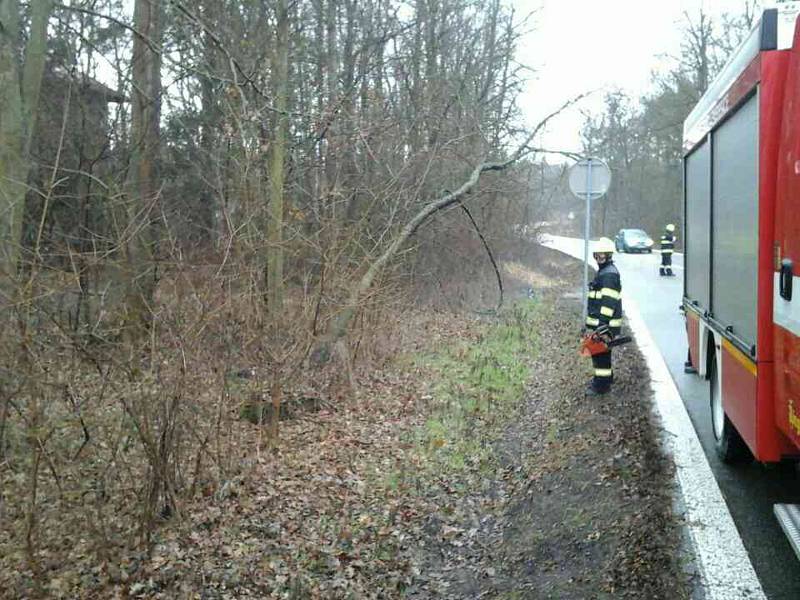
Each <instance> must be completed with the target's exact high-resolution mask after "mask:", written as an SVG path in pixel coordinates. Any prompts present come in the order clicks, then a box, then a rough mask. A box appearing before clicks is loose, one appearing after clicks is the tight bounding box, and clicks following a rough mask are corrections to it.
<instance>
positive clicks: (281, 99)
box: [267, 0, 289, 314]
mask: <svg viewBox="0 0 800 600" xmlns="http://www.w3.org/2000/svg"><path fill="white" fill-rule="evenodd" d="M276 10H277V14H276V17H277V28H278V31H277V36H276V37H277V39H276V48H275V55H274V56H275V59H274V60H275V62H274V64H273V68H272V76H273V79H272V87H273V90H275V108H276V110H277V113H276V115H275V124H276V126H275V138H274V139H273V140H272V143H271V144H270V156H269V184H270V185H269V189H270V197H269V224H268V226H267V235H268V238H269V248H268V250H267V251H268V256H267V302H268V304H269V309H270V311H271V312H273V314H278V313H279V312H280V310H281V309H282V308H283V208H284V207H283V204H284V197H283V188H284V164H283V163H284V160H285V157H286V145H287V137H288V125H289V123H288V120H289V119H288V115H287V114H286V110H287V106H288V96H289V82H288V78H289V13H288V5H287V0H278V2H277V6H276Z"/></svg>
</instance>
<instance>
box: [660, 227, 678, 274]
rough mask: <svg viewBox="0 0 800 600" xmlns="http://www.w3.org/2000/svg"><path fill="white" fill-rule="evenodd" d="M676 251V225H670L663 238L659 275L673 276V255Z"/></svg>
mask: <svg viewBox="0 0 800 600" xmlns="http://www.w3.org/2000/svg"><path fill="white" fill-rule="evenodd" d="M674 251H675V225H673V224H672V223H670V224H669V225H667V227H666V231H664V235H662V236H661V267H660V268H659V269H658V274H659V275H661V276H662V277H663V276H664V275H667V276H672V253H673V252H674Z"/></svg>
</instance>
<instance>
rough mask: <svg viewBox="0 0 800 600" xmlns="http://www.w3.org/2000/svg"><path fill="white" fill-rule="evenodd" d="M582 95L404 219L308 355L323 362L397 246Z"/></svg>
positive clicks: (514, 157) (500, 167)
mask: <svg viewBox="0 0 800 600" xmlns="http://www.w3.org/2000/svg"><path fill="white" fill-rule="evenodd" d="M581 98H583V95H581V96H578V97H576V98H573V99H571V100H569V101H567V102H565V103H564V104H563V105H562V106H561V107H560V108H558V109H557V110H555V111H554V112H552V113H551V114H549V115H548V116H546V117H545V118H544V119H543V120H542V121H541V122H540V123H539V124H538V125H537V126H536V127H535V128H534V130H533V132H532V133H531V134H530V135H529V136H528V138H527V139H526V140H525V141H524V142H523V143H522V144H521V145H520V146H519V147H518V148H517V149H516V150H515V151H514V152H513V153H512V154H511V155H510V157H509V158H508V159H506V160H504V161H500V162H482V163H480V164H479V165H478V166H476V167H475V168H474V169H473V170H472V173H471V174H470V176H469V177H468V178H467V180H466V181H464V183H462V184H461V186H460V187H459V188H458V189H457V190H455V191H454V192H447V193H446V194H444V195H443V196H441V197H440V198H438V199H437V200H434V201H432V202H429V203H428V204H426V205H425V206H424V207H423V208H422V209H421V210H420V211H419V212H418V213H417V214H415V215H414V216H413V217H412V218H411V220H410V221H408V223H406V224H405V225H404V226H403V228H402V229H401V230H400V232H399V233H398V234H397V236H396V237H395V238H394V239H393V240H392V241H391V243H390V244H389V245H388V246H387V248H386V250H384V251H383V254H381V255H380V256H379V257H378V258H377V259H375V261H374V262H373V263H372V264H371V265H370V266H369V268H368V269H367V270H366V272H365V273H364V275H363V276H362V277H361V279H360V280H359V282H358V284H356V286H355V287H354V288H353V289H352V290H351V292H350V295H349V297H348V299H347V303H346V304H345V306H344V308H343V309H342V311H341V312H340V313H339V315H338V316H337V317H336V318H335V319H332V320H331V324H330V326H329V328H328V331H327V332H326V334H325V336H324V337H323V338H322V339H321V340H320V342H319V344H318V345H317V347H316V348H315V349H314V351H313V353H312V356H311V359H312V361H313V362H316V363H323V362H327V361H328V360H329V358H330V356H331V349H332V347H333V345H334V344H335V343H336V342H337V341H339V340H340V339H342V338H343V337H344V336H345V335H346V334H347V330H348V328H349V327H350V323H351V321H352V320H353V316H355V314H356V311H357V310H358V307H359V304H360V302H361V299H362V298H363V297H364V295H365V294H366V292H367V291H369V289H370V287H372V283H373V282H374V281H375V278H376V277H377V276H378V275H379V274H380V273H381V271H383V269H384V267H386V265H387V264H388V263H389V262H390V261H391V260H392V259H393V258H394V257H395V255H396V254H397V252H398V250H400V249H401V248H402V247H403V246H404V245H405V244H406V242H407V241H408V240H409V239H410V238H411V236H413V235H414V233H416V231H417V230H418V229H419V228H420V227H421V226H422V225H423V224H424V223H425V222H426V221H427V220H428V219H429V218H430V217H431V216H433V215H434V214H436V213H437V212H439V211H441V210H444V209H446V208H448V207H450V206H453V205H455V204H460V203H462V202H463V201H464V199H465V197H466V196H467V195H468V194H469V193H470V192H471V191H472V190H473V189H474V188H475V186H476V185H478V182H479V181H480V179H481V175H483V174H484V173H486V172H487V171H504V170H506V169H507V168H508V167H510V166H511V165H513V164H514V163H516V162H517V161H519V160H520V159H522V158H524V157H526V156H528V155H530V154H531V153H533V152H535V150H536V149H535V148H532V147H531V146H530V144H531V142H532V141H533V140H534V139H535V137H536V136H537V135H538V134H539V132H540V131H541V130H542V128H543V127H544V126H545V125H546V124H547V123H548V122H549V121H550V119H552V118H553V117H554V116H556V115H557V114H559V113H560V112H561V111H563V110H564V109H565V108H567V107H568V106H571V105H572V104H574V103H575V102H577V101H578V100H580V99H581Z"/></svg>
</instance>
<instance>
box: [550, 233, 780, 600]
mask: <svg viewBox="0 0 800 600" xmlns="http://www.w3.org/2000/svg"><path fill="white" fill-rule="evenodd" d="M564 241H566V240H564ZM559 242H560V240H559V239H557V238H556V237H554V236H546V237H543V239H542V241H541V243H542V245H543V246H545V247H548V248H551V249H553V250H557V251H559V252H562V253H564V254H567V255H569V256H572V257H573V258H577V259H578V260H580V261H581V262H582V261H583V254H582V250H581V252H580V253H578V254H577V255H576V253H575V251H570V248H568V247H560V246H563V244H560V243H559ZM567 245H568V244H567ZM623 310H624V313H625V316H626V317H627V320H628V324H629V326H630V328H631V330H632V332H633V334H634V336H635V338H636V343H637V345H638V347H639V350H640V351H641V353H642V356H644V358H645V362H646V363H647V367H648V369H649V371H650V386H651V389H652V390H653V409H654V410H655V412H656V413H657V415H658V417H659V418H660V421H661V425H662V427H663V431H664V432H663V435H662V438H663V445H664V448H665V451H666V452H667V453H668V454H669V456H670V457H671V458H672V460H673V463H674V464H675V481H676V483H677V484H678V490H679V492H680V495H681V501H682V506H683V515H682V516H683V520H684V525H685V527H686V530H687V531H688V533H689V538H690V540H691V545H692V550H693V552H694V559H695V564H696V566H697V570H698V571H699V575H700V583H699V587H700V588H701V591H702V593H703V595H704V597H705V598H706V599H707V600H745V599H746V600H766V596H765V595H764V591H763V589H762V588H761V583H760V582H759V580H758V577H757V576H756V573H755V570H754V569H753V565H752V563H751V562H750V557H749V556H748V554H747V551H746V550H745V547H744V544H743V543H742V539H741V537H740V536H739V532H738V530H737V529H736V525H735V524H734V522H733V517H732V516H731V513H730V511H729V510H728V506H727V504H725V499H724V498H723V497H722V492H721V491H720V489H719V485H718V484H717V481H716V479H715V478H714V474H713V473H712V471H711V466H710V465H709V464H708V460H707V459H706V456H705V453H704V452H703V448H702V446H701V445H700V440H699V438H698V437H697V432H695V430H694V426H693V425H692V422H691V419H690V418H689V414H688V412H687V411H686V407H685V405H684V404H683V400H682V398H681V396H680V393H679V392H678V388H677V387H676V385H675V382H674V381H673V379H672V375H670V372H669V369H668V368H667V364H666V363H665V362H664V358H663V357H662V355H661V352H660V351H659V349H658V347H657V346H656V344H655V343H654V342H653V338H652V337H651V335H650V331H649V330H648V329H647V325H646V324H645V322H644V320H643V319H642V316H641V314H640V312H639V308H638V306H637V305H636V303H635V302H634V301H633V300H631V299H630V298H625V299H624V307H623Z"/></svg>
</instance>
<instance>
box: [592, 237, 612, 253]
mask: <svg viewBox="0 0 800 600" xmlns="http://www.w3.org/2000/svg"><path fill="white" fill-rule="evenodd" d="M615 249H616V248H614V242H612V241H611V240H610V239H608V238H606V237H602V238H600V239H599V240H597V241H596V242H595V243H594V244H593V245H592V254H614V250H615Z"/></svg>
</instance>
